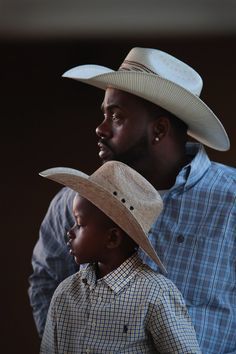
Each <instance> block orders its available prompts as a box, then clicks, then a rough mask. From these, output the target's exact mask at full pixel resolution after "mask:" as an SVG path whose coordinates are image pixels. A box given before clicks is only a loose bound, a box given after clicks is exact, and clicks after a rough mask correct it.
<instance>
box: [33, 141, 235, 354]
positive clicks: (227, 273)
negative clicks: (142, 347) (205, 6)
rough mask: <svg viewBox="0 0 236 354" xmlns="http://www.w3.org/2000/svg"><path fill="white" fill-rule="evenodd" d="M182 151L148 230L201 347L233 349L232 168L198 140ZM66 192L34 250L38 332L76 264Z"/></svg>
mask: <svg viewBox="0 0 236 354" xmlns="http://www.w3.org/2000/svg"><path fill="white" fill-rule="evenodd" d="M187 153H188V155H191V156H192V161H191V163H190V164H189V165H187V166H185V167H184V168H183V169H182V170H181V171H180V173H179V175H178V176H177V178H176V183H175V185H174V186H173V187H172V188H171V189H170V190H169V191H167V192H166V193H165V194H164V195H163V200H164V210H163V212H162V213H161V215H160V216H159V218H158V219H157V221H156V222H155V224H154V225H153V228H152V231H151V233H150V237H151V241H152V243H153V245H154V247H155V249H156V250H157V253H158V254H159V256H160V258H161V259H162V261H163V263H164V264H165V265H166V267H167V271H168V274H167V277H168V278H169V279H171V280H172V281H173V282H174V283H175V284H176V285H177V287H178V288H179V290H180V291H181V292H182V294H183V296H184V298H185V301H186V304H187V306H188V310H189V313H190V316H191V318H192V321H193V324H194V327H195V330H196V333H197V337H198V341H199V343H200V347H201V349H202V352H203V353H204V354H216V353H217V354H223V353H224V354H226V353H227V354H229V353H230V354H236V205H235V204H236V203H235V196H236V171H235V169H233V168H230V167H227V166H224V165H222V164H218V163H215V162H211V161H209V159H208V157H207V155H206V153H205V151H204V148H203V147H202V146H201V145H199V144H188V146H187ZM73 197H74V192H72V191H71V190H69V189H67V188H63V189H62V190H61V191H60V192H59V193H58V194H57V195H56V197H55V198H54V200H53V201H52V202H51V205H50V207H49V210H48V213H47V215H46V217H45V219H44V221H43V223H42V226H41V230H40V237H39V240H38V242H37V244H36V246H35V249H34V252H33V258H32V265H33V270H34V272H33V274H32V275H31V277H30V289H29V295H30V300H31V305H32V307H33V312H34V317H35V322H36V324H37V327H38V330H39V333H41V334H42V332H43V328H44V325H45V321H46V314H47V311H48V307H49V303H50V299H51V297H52V294H53V292H54V290H55V288H56V287H57V285H58V284H59V283H60V282H61V281H62V280H63V279H64V278H66V277H67V276H69V275H70V274H73V273H74V272H75V271H76V270H77V266H76V264H75V263H74V260H73V258H72V257H70V256H69V255H68V250H67V247H66V241H65V235H66V231H67V230H68V229H69V228H70V227H71V226H72V225H73V223H74V219H73V216H72V214H71V209H72V200H73ZM142 258H143V260H144V261H145V263H147V264H149V265H150V266H151V267H152V268H153V269H154V270H156V266H155V264H153V262H152V261H151V260H150V259H149V258H148V257H146V255H144V254H142Z"/></svg>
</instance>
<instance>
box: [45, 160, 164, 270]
mask: <svg viewBox="0 0 236 354" xmlns="http://www.w3.org/2000/svg"><path fill="white" fill-rule="evenodd" d="M40 175H41V176H43V177H46V178H49V179H51V180H53V181H56V182H58V183H61V184H63V185H65V186H67V187H69V188H71V189H73V190H74V191H76V192H78V193H79V195H81V196H82V197H84V198H86V199H88V200H89V201H90V202H91V203H93V204H94V205H95V206H96V207H97V208H99V209H100V210H102V211H103V212H104V213H105V214H106V215H107V216H108V217H109V218H111V219H112V220H113V221H114V222H115V223H116V224H117V225H118V226H120V227H121V228H122V229H123V230H124V231H125V232H126V233H127V234H128V235H129V236H130V237H131V238H132V239H133V240H134V241H135V242H136V243H137V244H138V245H139V246H140V247H141V248H142V249H143V250H144V251H145V252H146V253H147V254H148V255H149V257H151V258H152V260H153V261H154V262H155V263H157V265H158V266H159V267H160V268H161V269H162V271H164V272H166V269H165V267H164V266H163V264H162V262H161V260H160V258H159V257H158V255H157V254H156V252H155V250H154V248H153V247H152V245H151V243H150V241H149V239H148V236H147V235H148V231H149V230H150V228H151V226H152V224H153V222H154V221H155V219H156V218H157V217H158V215H159V214H160V213H161V211H162V208H163V203H162V199H161V197H160V195H159V193H158V192H157V191H156V189H155V188H154V187H153V186H152V185H151V184H150V183H149V182H148V181H147V180H146V179H145V178H144V177H143V176H141V175H140V174H139V173H138V172H136V171H135V170H133V169H132V168H130V167H129V166H127V165H125V164H124V163H122V162H118V161H109V162H106V163H104V164H103V165H102V166H101V167H100V168H99V169H98V170H96V171H95V172H94V173H93V174H92V175H91V176H88V175H86V174H85V173H83V172H81V171H77V170H74V169H71V168H65V167H56V168H50V169H48V170H45V171H42V172H40Z"/></svg>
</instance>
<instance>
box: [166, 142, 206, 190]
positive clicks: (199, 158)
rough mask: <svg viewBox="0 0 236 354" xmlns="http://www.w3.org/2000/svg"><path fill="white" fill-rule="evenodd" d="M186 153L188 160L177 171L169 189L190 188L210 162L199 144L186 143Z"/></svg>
mask: <svg viewBox="0 0 236 354" xmlns="http://www.w3.org/2000/svg"><path fill="white" fill-rule="evenodd" d="M186 154H187V155H188V156H189V158H190V162H189V163H188V164H187V165H185V166H184V167H183V168H182V170H181V171H180V172H179V174H178V176H177V178H176V181H175V185H174V186H173V187H172V188H171V191H173V190H175V191H177V189H179V188H180V187H184V189H189V188H191V187H192V186H193V185H194V184H195V183H197V182H198V180H199V179H201V178H202V176H203V175H204V174H205V172H206V171H207V169H208V168H209V166H210V164H211V162H210V160H209V158H208V156H207V154H206V151H205V149H204V147H203V145H201V144H198V143H187V144H186ZM181 189H182V188H181Z"/></svg>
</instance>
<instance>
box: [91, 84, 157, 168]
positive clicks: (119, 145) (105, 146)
mask: <svg viewBox="0 0 236 354" xmlns="http://www.w3.org/2000/svg"><path fill="white" fill-rule="evenodd" d="M102 111H103V114H104V120H103V122H102V123H101V124H100V125H99V126H98V127H97V129H96V134H97V135H98V137H99V142H98V146H99V149H100V151H99V157H100V159H101V160H102V162H103V163H104V162H106V161H109V160H118V161H122V162H124V163H126V164H128V165H130V166H132V167H136V166H137V165H138V164H139V163H140V161H142V160H145V158H146V157H148V155H149V140H150V139H149V132H150V121H151V119H150V113H149V112H148V110H147V107H146V106H145V104H144V103H143V100H142V99H140V98H138V97H137V96H134V95H132V94H129V93H127V92H124V91H120V90H117V89H113V88H108V89H107V90H106V93H105V97H104V101H103V104H102Z"/></svg>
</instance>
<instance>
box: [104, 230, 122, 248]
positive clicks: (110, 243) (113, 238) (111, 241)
mask: <svg viewBox="0 0 236 354" xmlns="http://www.w3.org/2000/svg"><path fill="white" fill-rule="evenodd" d="M123 235H124V232H123V231H122V230H121V229H120V228H119V227H112V228H110V229H109V231H108V237H107V248H110V249H111V248H117V247H119V246H120V244H121V242H122V239H123Z"/></svg>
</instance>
